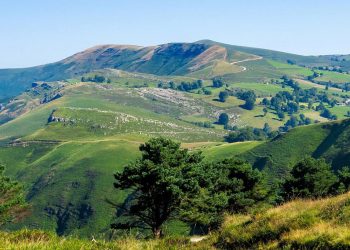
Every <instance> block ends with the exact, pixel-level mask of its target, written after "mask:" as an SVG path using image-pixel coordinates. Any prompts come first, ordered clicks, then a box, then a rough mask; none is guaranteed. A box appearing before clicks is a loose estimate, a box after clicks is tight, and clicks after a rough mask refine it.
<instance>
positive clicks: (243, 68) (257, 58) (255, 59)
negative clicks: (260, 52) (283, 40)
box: [230, 56, 263, 72]
mask: <svg viewBox="0 0 350 250" xmlns="http://www.w3.org/2000/svg"><path fill="white" fill-rule="evenodd" d="M261 59H263V57H262V56H256V57H255V58H247V59H244V60H240V61H236V62H232V63H230V64H232V65H233V64H238V63H242V62H250V61H257V60H261ZM239 67H241V69H242V71H241V72H243V71H246V70H247V67H244V66H240V65H239Z"/></svg>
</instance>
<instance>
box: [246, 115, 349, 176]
mask: <svg viewBox="0 0 350 250" xmlns="http://www.w3.org/2000/svg"><path fill="white" fill-rule="evenodd" d="M349 124H350V120H349V119H347V120H343V121H337V122H329V123H324V124H315V125H308V126H303V127H297V128H294V129H292V130H290V131H289V132H288V133H285V134H282V135H280V136H278V137H277V138H275V139H273V140H272V141H269V142H266V143H263V144H261V145H258V146H257V147H254V148H253V149H252V150H249V151H247V152H245V153H243V154H241V155H240V156H241V157H243V158H245V159H247V160H248V161H250V162H251V163H252V164H253V165H254V166H255V167H257V168H259V169H263V170H264V171H265V172H266V174H267V176H268V179H269V180H273V179H276V178H277V179H278V178H281V177H284V176H285V175H286V174H287V173H288V171H289V170H290V168H291V167H292V165H293V164H295V163H296V162H297V161H299V160H300V159H302V158H303V157H305V156H306V155H311V156H313V157H316V158H318V157H324V158H325V159H326V160H327V161H329V162H331V163H332V165H333V167H334V168H335V169H337V168H339V167H340V166H344V165H346V162H347V161H348V160H350V153H349V150H348V148H349V147H348V139H347V138H348V136H349V132H350V126H349Z"/></svg>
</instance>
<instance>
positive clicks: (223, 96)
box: [219, 91, 228, 102]
mask: <svg viewBox="0 0 350 250" xmlns="http://www.w3.org/2000/svg"><path fill="white" fill-rule="evenodd" d="M227 98H228V92H227V91H220V93H219V100H220V102H226V99H227Z"/></svg>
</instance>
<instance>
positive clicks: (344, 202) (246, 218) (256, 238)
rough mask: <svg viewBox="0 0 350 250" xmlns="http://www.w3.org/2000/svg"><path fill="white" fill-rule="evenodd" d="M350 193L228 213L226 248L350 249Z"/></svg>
mask: <svg viewBox="0 0 350 250" xmlns="http://www.w3.org/2000/svg"><path fill="white" fill-rule="evenodd" d="M349 201H350V194H349V193H347V194H344V195H340V196H336V197H332V198H326V199H320V200H296V201H292V202H289V203H286V204H283V205H281V206H277V207H275V208H271V209H269V210H267V211H264V212H261V213H258V214H255V215H233V216H228V217H227V218H226V221H225V223H224V225H223V227H222V229H221V231H220V233H219V238H218V243H217V244H216V245H217V246H218V247H219V248H223V249H348V248H349V246H350V242H349V237H350V231H349Z"/></svg>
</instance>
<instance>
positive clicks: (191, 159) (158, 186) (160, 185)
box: [112, 138, 202, 237]
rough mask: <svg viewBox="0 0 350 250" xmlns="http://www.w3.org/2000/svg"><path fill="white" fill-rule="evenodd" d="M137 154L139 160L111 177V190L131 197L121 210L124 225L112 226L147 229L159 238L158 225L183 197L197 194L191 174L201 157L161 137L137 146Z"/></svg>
mask: <svg viewBox="0 0 350 250" xmlns="http://www.w3.org/2000/svg"><path fill="white" fill-rule="evenodd" d="M140 151H141V152H142V157H141V158H140V159H139V160H137V161H136V162H134V163H131V164H129V165H127V166H126V167H125V169H124V170H123V172H120V173H116V174H115V175H114V177H115V180H116V182H115V184H114V186H115V188H117V189H131V190H132V195H131V196H130V197H129V200H128V201H127V203H128V204H127V206H126V207H125V208H124V209H125V213H124V214H123V216H124V217H127V220H126V224H127V225H125V224H124V223H118V222H117V223H115V224H113V225H112V226H113V227H115V228H125V227H141V228H149V229H151V230H152V232H153V235H154V236H155V237H159V236H161V234H162V232H161V228H162V225H163V224H164V223H165V222H166V221H167V220H168V219H169V218H170V217H172V216H174V215H175V213H176V212H178V211H179V209H180V207H181V204H182V202H183V201H184V200H186V197H187V196H189V195H193V194H195V193H197V192H198V191H199V185H198V183H197V182H196V179H195V178H192V176H191V175H192V172H193V171H194V168H195V165H196V164H198V163H199V162H200V161H201V160H202V157H201V156H200V154H189V153H188V151H187V150H186V149H180V143H176V142H173V141H171V140H170V139H165V138H153V139H150V140H149V141H148V142H146V143H145V144H141V146H140Z"/></svg>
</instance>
